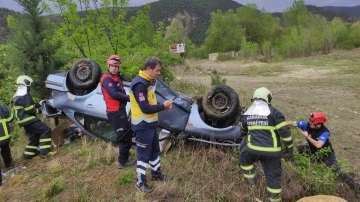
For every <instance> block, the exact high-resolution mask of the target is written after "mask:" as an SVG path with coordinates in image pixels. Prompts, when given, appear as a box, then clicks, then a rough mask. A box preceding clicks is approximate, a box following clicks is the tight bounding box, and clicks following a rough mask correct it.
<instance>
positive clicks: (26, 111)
mask: <svg viewBox="0 0 360 202" xmlns="http://www.w3.org/2000/svg"><path fill="white" fill-rule="evenodd" d="M32 82H33V80H32V78H30V77H29V76H26V75H22V76H19V77H18V78H17V79H16V84H17V85H18V89H17V91H16V93H15V95H14V97H13V101H14V109H15V117H16V118H17V119H18V121H17V123H18V124H19V126H20V127H24V129H25V132H26V134H27V136H28V140H29V141H28V144H27V145H26V148H25V152H24V158H25V159H32V158H33V157H35V156H37V155H38V153H39V152H38V151H37V149H38V147H39V149H40V157H47V156H49V155H50V156H52V155H54V154H55V153H56V152H50V150H51V129H50V128H49V127H48V126H47V125H45V124H44V123H43V122H42V121H41V120H40V119H39V118H37V117H36V114H39V113H41V112H42V111H41V109H40V104H38V103H34V101H33V98H32V96H31V95H30V86H31V84H32Z"/></svg>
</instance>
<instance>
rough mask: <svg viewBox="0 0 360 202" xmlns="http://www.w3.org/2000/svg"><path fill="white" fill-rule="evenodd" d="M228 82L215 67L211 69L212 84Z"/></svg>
mask: <svg viewBox="0 0 360 202" xmlns="http://www.w3.org/2000/svg"><path fill="white" fill-rule="evenodd" d="M218 84H226V79H225V78H222V77H221V76H220V75H219V74H218V72H217V71H216V70H215V69H214V70H212V71H211V85H212V86H213V85H218Z"/></svg>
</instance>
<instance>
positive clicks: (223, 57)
mask: <svg viewBox="0 0 360 202" xmlns="http://www.w3.org/2000/svg"><path fill="white" fill-rule="evenodd" d="M233 59H234V58H233V57H231V55H228V54H226V53H219V55H218V57H217V60H218V61H226V60H233Z"/></svg>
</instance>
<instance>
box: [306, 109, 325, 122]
mask: <svg viewBox="0 0 360 202" xmlns="http://www.w3.org/2000/svg"><path fill="white" fill-rule="evenodd" d="M325 122H326V116H325V114H324V113H323V112H313V113H310V117H309V123H310V124H324V123H325Z"/></svg>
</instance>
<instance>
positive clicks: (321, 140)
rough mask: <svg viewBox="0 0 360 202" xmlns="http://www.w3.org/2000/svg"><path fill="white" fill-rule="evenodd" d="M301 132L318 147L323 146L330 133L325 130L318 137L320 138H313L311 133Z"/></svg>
mask: <svg viewBox="0 0 360 202" xmlns="http://www.w3.org/2000/svg"><path fill="white" fill-rule="evenodd" d="M301 133H302V134H303V135H304V137H305V138H306V139H307V140H308V141H309V142H310V144H312V145H314V146H315V147H316V148H318V149H320V148H321V147H323V146H324V144H325V142H326V140H327V139H328V138H329V133H328V132H324V133H323V134H321V135H320V137H319V138H318V140H314V139H312V138H311V135H309V134H308V132H307V131H301Z"/></svg>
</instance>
